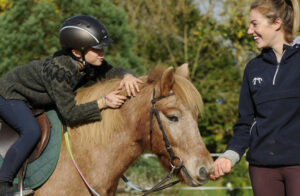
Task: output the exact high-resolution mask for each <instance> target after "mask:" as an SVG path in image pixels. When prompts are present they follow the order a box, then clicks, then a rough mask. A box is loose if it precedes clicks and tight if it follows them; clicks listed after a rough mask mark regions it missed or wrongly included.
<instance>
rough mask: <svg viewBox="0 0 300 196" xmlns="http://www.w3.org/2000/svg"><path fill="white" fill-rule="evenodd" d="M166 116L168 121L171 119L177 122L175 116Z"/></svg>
mask: <svg viewBox="0 0 300 196" xmlns="http://www.w3.org/2000/svg"><path fill="white" fill-rule="evenodd" d="M167 118H168V120H169V121H172V122H177V121H178V117H177V116H167Z"/></svg>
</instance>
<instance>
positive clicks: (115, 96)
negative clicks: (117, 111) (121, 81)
mask: <svg viewBox="0 0 300 196" xmlns="http://www.w3.org/2000/svg"><path fill="white" fill-rule="evenodd" d="M120 91H121V90H115V91H113V92H111V93H109V94H108V95H106V96H105V104H106V105H107V106H108V107H110V108H119V107H120V106H121V105H122V104H123V103H124V102H125V100H126V99H127V98H126V97H125V96H123V95H119V93H120Z"/></svg>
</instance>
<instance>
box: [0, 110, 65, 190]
mask: <svg viewBox="0 0 300 196" xmlns="http://www.w3.org/2000/svg"><path fill="white" fill-rule="evenodd" d="M47 117H48V119H49V120H50V122H51V125H52V126H51V132H50V137H49V141H48V144H47V147H46V148H45V150H44V151H43V153H42V155H41V156H40V157H39V158H38V159H37V160H35V161H34V162H31V163H29V164H28V166H27V170H26V176H25V180H24V184H25V185H27V186H29V187H31V188H32V189H34V188H37V187H39V186H41V185H42V184H43V183H44V182H46V181H47V179H48V178H49V177H50V176H51V174H52V173H53V171H54V169H55V167H56V164H57V161H58V157H59V153H60V146H61V121H60V120H59V118H58V116H57V113H56V112H55V111H54V110H51V111H48V112H47ZM0 128H1V127H0ZM2 162H3V158H2V157H1V156H0V165H2ZM14 183H17V179H15V180H14Z"/></svg>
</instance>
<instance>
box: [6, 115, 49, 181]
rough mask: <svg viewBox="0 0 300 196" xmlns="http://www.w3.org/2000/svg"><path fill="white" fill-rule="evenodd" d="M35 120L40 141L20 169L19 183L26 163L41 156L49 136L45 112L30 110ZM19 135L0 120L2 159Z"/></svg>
mask: <svg viewBox="0 0 300 196" xmlns="http://www.w3.org/2000/svg"><path fill="white" fill-rule="evenodd" d="M32 113H33V114H34V116H35V118H36V119H37V121H38V123H39V125H40V128H41V132H42V133H41V139H40V141H39V143H38V144H37V145H36V147H35V149H34V150H33V152H32V153H31V155H30V156H29V158H28V159H27V160H26V162H25V163H24V164H23V167H22V168H21V169H20V171H19V174H18V178H19V182H22V181H23V178H24V175H25V171H26V167H27V163H30V162H32V161H34V160H36V159H37V158H39V156H40V155H41V154H42V152H43V151H44V149H45V148H46V146H47V144H48V140H49V136H50V129H51V122H50V121H49V119H48V118H47V115H46V112H44V111H43V110H32ZM18 137H19V135H18V134H17V132H16V131H14V130H13V129H12V128H11V127H10V126H9V125H7V124H6V123H5V122H4V121H3V120H2V119H1V118H0V154H1V156H2V157H4V156H5V154H6V152H7V151H8V149H9V148H10V146H11V145H12V144H13V143H14V142H15V141H16V140H17V139H18Z"/></svg>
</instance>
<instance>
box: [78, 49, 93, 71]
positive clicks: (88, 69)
mask: <svg viewBox="0 0 300 196" xmlns="http://www.w3.org/2000/svg"><path fill="white" fill-rule="evenodd" d="M81 58H82V62H81V63H82V64H83V67H84V68H83V70H84V72H86V73H87V74H88V75H89V76H90V77H93V76H95V70H94V69H93V68H92V66H91V65H90V64H89V63H87V62H86V60H85V52H84V49H82V50H81Z"/></svg>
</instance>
